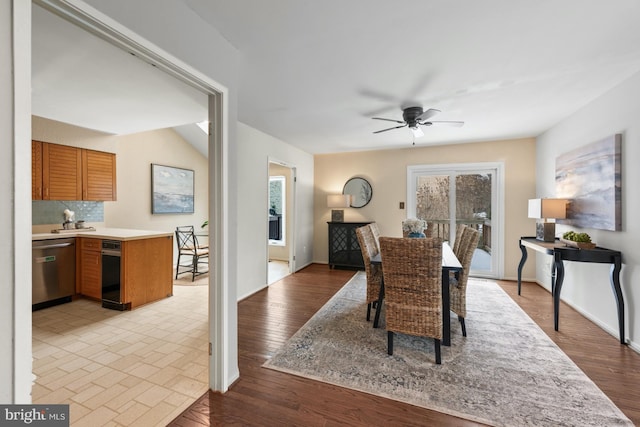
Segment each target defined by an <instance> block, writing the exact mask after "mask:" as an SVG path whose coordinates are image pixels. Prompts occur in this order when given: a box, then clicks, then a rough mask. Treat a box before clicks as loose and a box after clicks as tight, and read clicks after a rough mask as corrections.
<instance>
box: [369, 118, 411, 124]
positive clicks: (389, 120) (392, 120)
mask: <svg viewBox="0 0 640 427" xmlns="http://www.w3.org/2000/svg"><path fill="white" fill-rule="evenodd" d="M371 118H372V119H373V120H386V121H388V122H395V123H403V124H404V122H403V121H402V120H394V119H385V118H383V117H371Z"/></svg>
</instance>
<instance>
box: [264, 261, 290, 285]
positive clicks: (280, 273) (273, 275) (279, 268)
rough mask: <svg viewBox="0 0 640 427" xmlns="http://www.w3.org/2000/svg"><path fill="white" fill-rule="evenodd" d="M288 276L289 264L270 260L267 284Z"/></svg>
mask: <svg viewBox="0 0 640 427" xmlns="http://www.w3.org/2000/svg"><path fill="white" fill-rule="evenodd" d="M289 274H291V273H289V263H288V262H286V261H277V260H271V261H269V277H268V279H267V280H268V282H267V283H269V284H272V283H274V282H277V281H278V280H280V279H282V278H283V277H286V276H288V275H289Z"/></svg>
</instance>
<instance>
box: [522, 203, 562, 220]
mask: <svg viewBox="0 0 640 427" xmlns="http://www.w3.org/2000/svg"><path fill="white" fill-rule="evenodd" d="M566 217H567V200H566V199H529V218H539V219H542V218H554V219H564V218H566Z"/></svg>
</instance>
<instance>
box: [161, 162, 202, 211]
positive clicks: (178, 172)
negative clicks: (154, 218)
mask: <svg viewBox="0 0 640 427" xmlns="http://www.w3.org/2000/svg"><path fill="white" fill-rule="evenodd" d="M193 187H194V172H193V171H192V170H190V169H182V168H176V167H172V166H163V165H156V164H153V163H152V164H151V213H152V214H181V213H193V212H194V208H193V206H194V204H193V199H194V193H193Z"/></svg>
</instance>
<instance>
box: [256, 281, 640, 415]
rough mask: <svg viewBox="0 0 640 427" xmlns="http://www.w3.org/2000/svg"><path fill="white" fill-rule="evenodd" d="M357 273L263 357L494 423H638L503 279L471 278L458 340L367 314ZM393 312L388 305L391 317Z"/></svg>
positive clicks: (289, 369)
mask: <svg viewBox="0 0 640 427" xmlns="http://www.w3.org/2000/svg"><path fill="white" fill-rule="evenodd" d="M365 288H366V279H365V276H364V274H363V273H361V272H360V273H357V274H356V275H355V276H354V277H353V279H351V280H350V281H349V283H347V284H346V285H345V286H344V287H343V288H342V289H341V290H340V291H339V292H338V293H337V294H336V295H335V296H334V297H333V298H332V299H331V300H330V301H329V302H327V304H326V305H325V306H324V307H322V308H321V309H320V310H319V311H318V312H317V313H316V314H315V315H314V316H313V317H312V318H311V319H310V320H309V321H308V322H307V323H306V324H305V325H304V326H303V327H302V328H301V329H300V330H299V331H298V332H297V333H296V334H295V335H294V336H293V337H292V338H291V339H290V340H289V341H288V342H287V343H286V344H285V345H284V346H283V347H282V348H280V349H279V350H278V351H277V352H276V353H275V354H274V355H273V356H272V357H271V358H270V359H269V360H268V361H267V362H266V363H265V364H264V366H265V367H267V368H270V369H275V370H278V371H282V372H286V373H290V374H294V375H299V376H302V377H305V378H310V379H314V380H318V381H322V382H327V383H331V384H334V385H338V386H341V387H346V388H350V389H354V390H359V391H362V392H365V393H370V394H374V395H377V396H382V397H386V398H389V399H394V400H397V401H401V402H405V403H409V404H412V405H416V406H420V407H423V408H427V409H432V410H435V411H439V412H443V413H446V414H449V415H454V416H458V417H462V418H466V419H469V420H472V421H476V422H481V423H485V424H489V425H495V426H581V427H583V426H598V427H600V426H621V425H625V426H627V425H633V423H631V421H630V420H629V419H628V418H627V417H626V416H625V415H624V414H623V413H622V412H621V411H620V410H619V409H618V408H617V407H616V406H615V405H614V404H613V403H612V402H611V400H610V399H609V398H608V397H607V396H606V395H605V394H604V393H603V392H602V391H601V390H600V389H599V388H598V387H597V386H596V385H595V384H594V383H593V382H592V381H591V380H590V379H589V378H588V377H587V376H586V375H585V374H584V373H583V372H582V371H581V370H580V369H579V368H578V367H577V366H576V365H575V364H574V363H573V362H572V361H571V360H570V359H569V357H568V356H566V355H565V354H564V353H563V352H562V351H561V350H560V349H559V348H558V347H557V346H556V345H555V343H553V342H552V341H551V340H550V339H549V338H548V337H547V336H546V334H545V333H544V332H543V331H542V330H541V329H540V328H539V327H538V326H537V325H536V324H535V322H533V320H531V319H530V318H529V316H527V314H526V313H525V312H524V311H522V309H521V308H520V307H518V305H517V304H516V303H515V302H514V301H513V300H511V298H510V297H509V296H508V295H507V294H506V293H505V292H504V291H503V290H502V289H501V288H500V287H499V286H498V285H497V284H496V283H494V282H492V281H488V280H486V281H485V280H473V279H470V280H469V284H468V294H467V318H466V326H467V337H466V338H465V337H462V334H461V331H460V326H459V323H458V322H457V321H454V319H453V318H452V322H451V323H452V325H451V326H452V335H451V341H452V345H451V347H444V346H443V347H442V364H441V365H436V364H435V356H434V349H433V347H434V346H433V341H432V340H431V339H427V338H417V337H410V336H406V335H401V334H396V336H395V340H394V354H393V356H389V355H387V338H386V331H385V330H384V322H383V321H382V322H381V327H380V328H379V329H374V328H373V327H372V323H371V322H367V321H366V320H365V312H366V304H365V303H364V300H365ZM382 319H384V311H383V318H382Z"/></svg>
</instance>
